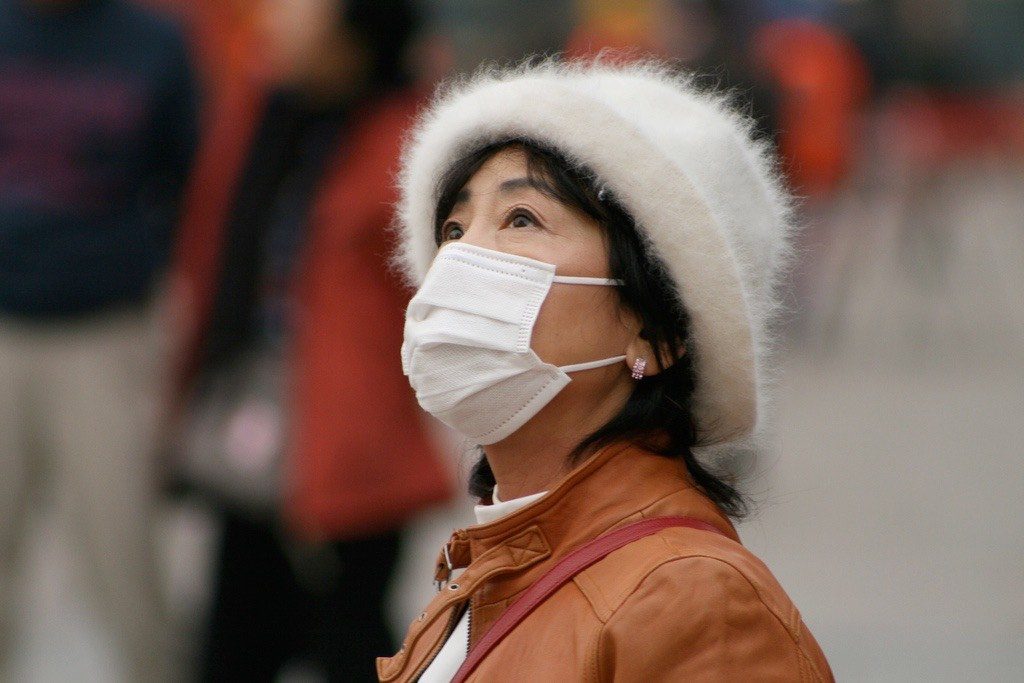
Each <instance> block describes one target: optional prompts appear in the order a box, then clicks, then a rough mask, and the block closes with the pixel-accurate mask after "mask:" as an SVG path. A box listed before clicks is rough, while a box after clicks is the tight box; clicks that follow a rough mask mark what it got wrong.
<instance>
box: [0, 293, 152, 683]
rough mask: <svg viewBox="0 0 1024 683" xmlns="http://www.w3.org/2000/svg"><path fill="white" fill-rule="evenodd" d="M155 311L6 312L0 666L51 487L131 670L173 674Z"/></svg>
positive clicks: (1, 375)
mask: <svg viewBox="0 0 1024 683" xmlns="http://www.w3.org/2000/svg"><path fill="white" fill-rule="evenodd" d="M152 320H153V315H152V314H151V313H149V312H142V311H132V312H119V313H113V314H103V315H100V316H95V317H92V318H90V319H88V320H81V321H75V322H68V323H64V322H56V323H23V322H18V321H15V320H12V319H9V318H4V317H0V671H2V670H3V666H4V665H5V659H7V660H8V661H9V658H8V657H5V655H9V654H10V647H11V642H12V639H11V636H12V634H11V627H12V624H11V621H12V620H13V612H14V610H13V607H14V603H15V601H16V599H17V589H16V583H17V582H16V581H15V577H16V575H17V573H18V569H19V566H18V565H19V556H20V555H21V554H22V553H21V550H22V549H23V546H24V545H25V543H24V542H25V538H24V536H25V530H26V528H27V525H26V522H27V521H28V520H27V517H28V514H29V513H30V512H31V511H32V508H33V507H34V506H35V504H36V502H37V501H38V500H40V499H41V498H44V497H43V496H40V495H39V494H40V492H41V486H43V485H47V486H53V491H54V492H55V493H56V494H57V495H56V496H52V497H47V498H49V499H52V500H56V501H57V505H58V508H59V513H60V514H59V516H60V518H61V521H62V523H63V524H64V525H65V526H66V531H67V538H69V539H72V540H73V541H74V542H75V545H76V546H77V547H75V548H74V549H73V550H74V551H76V552H75V555H76V556H77V557H78V558H80V559H81V561H82V566H83V568H84V570H85V571H84V572H83V575H84V577H85V579H86V582H85V583H86V586H87V587H88V590H89V591H90V593H92V596H91V597H92V598H94V599H95V606H96V607H97V608H98V609H99V610H100V612H101V614H102V616H103V617H104V618H105V620H106V623H107V624H108V625H109V627H110V629H111V633H112V635H113V636H114V637H115V639H116V641H117V642H118V643H120V644H121V646H122V647H123V652H124V655H125V663H126V665H127V671H128V674H129V676H130V679H131V680H132V681H150V680H164V679H165V678H166V676H167V668H168V646H169V638H168V636H169V630H168V625H167V620H166V617H165V615H166V610H165V609H164V605H163V600H162V596H161V591H160V585H159V581H158V576H157V566H156V565H157V562H156V556H155V553H154V550H155V547H154V542H153V541H154V538H153V532H154V525H153V521H154V513H155V509H154V507H155V506H154V502H155V496H154V493H155V491H154V483H155V478H154V458H153V456H152V453H153V448H152V444H153V433H154V432H153V427H154V422H155V420H154V415H155V411H154V409H153V406H154V404H155V401H154V399H155V398H156V391H157V381H156V378H157V374H156V372H155V368H156V367H157V363H156V362H155V358H156V353H155V348H156V347H155V345H154V343H153V342H154V338H155V335H154V334H153V331H154V329H155V327H154V325H153V324H152Z"/></svg>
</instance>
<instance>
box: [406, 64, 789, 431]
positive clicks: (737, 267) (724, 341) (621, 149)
mask: <svg viewBox="0 0 1024 683" xmlns="http://www.w3.org/2000/svg"><path fill="white" fill-rule="evenodd" d="M509 138H525V139H528V140H530V141H532V142H535V143H537V144H539V145H540V146H543V147H547V148H551V149H554V150H556V151H558V152H560V153H561V154H562V155H564V156H565V157H567V158H568V159H570V160H571V161H572V162H574V163H579V164H581V165H583V166H585V167H586V168H587V169H589V170H590V171H592V172H594V173H595V174H596V175H597V177H598V179H599V180H600V182H601V183H602V184H603V185H604V186H605V187H607V188H608V190H609V191H610V192H611V193H612V194H613V195H614V197H615V199H616V200H617V201H618V202H619V203H620V204H621V205H622V206H623V207H624V208H625V209H626V210H627V211H628V212H629V213H630V215H631V216H632V217H633V218H634V220H635V221H636V224H637V227H638V228H639V231H640V233H641V238H642V239H643V240H644V242H645V244H646V245H647V247H648V248H649V249H650V251H651V252H652V254H653V255H654V256H656V258H657V259H658V260H660V261H661V263H662V264H663V265H664V266H665V269H666V271H667V274H668V276H669V277H670V278H671V279H672V281H673V283H674V284H675V287H676V290H677V292H678V294H679V297H680V299H681V300H682V303H683V306H684V307H685V308H686V310H687V312H688V313H689V316H690V339H689V340H688V344H687V351H688V353H691V354H692V358H693V362H694V368H695V373H696V379H697V386H696V389H695V395H694V404H693V407H694V417H695V419H696V421H697V427H698V433H699V439H700V443H701V445H716V444H726V443H729V442H733V441H736V440H740V439H745V438H747V437H750V436H752V435H753V434H754V433H755V432H756V431H757V429H758V427H759V425H758V419H759V415H760V414H761V413H762V412H763V410H762V409H763V403H764V394H765V379H766V378H765V375H766V367H765V366H766V362H767V361H766V354H767V349H768V328H769V324H770V318H771V315H772V312H773V310H774V309H775V306H776V302H777V297H776V294H775V289H776V287H775V285H776V279H777V275H778V274H779V271H780V269H781V267H782V266H783V264H784V263H785V261H786V256H787V253H788V241H789V240H788V236H789V234H790V228H791V211H790V201H789V198H788V196H787V194H786V192H785V191H784V190H783V189H782V183H781V179H780V177H779V175H778V173H777V171H776V169H775V165H774V163H773V162H772V160H771V156H770V154H769V153H768V150H767V149H766V147H765V146H764V145H762V144H760V143H758V142H756V141H754V139H753V138H752V135H751V125H750V122H749V121H748V120H747V119H746V118H744V117H742V116H740V115H738V114H737V113H735V112H734V111H732V110H731V109H730V108H729V106H728V104H727V102H726V101H725V99H724V98H722V97H721V96H718V95H712V94H709V93H706V92H702V91H700V90H698V89H697V88H695V87H694V86H693V84H692V83H691V82H690V80H689V79H688V78H686V77H682V76H679V75H676V74H674V73H673V72H672V71H671V70H670V69H668V68H666V67H664V66H663V65H660V64H658V63H654V62H644V63H634V64H630V65H625V66H623V65H613V64H609V63H605V62H601V61H588V62H568V63H560V62H556V61H553V60H548V61H545V62H541V63H531V64H525V65H522V66H518V67H515V68H509V69H500V68H487V69H484V70H482V71H480V72H478V73H477V74H476V75H475V76H473V77H472V78H469V79H466V80H463V81H458V82H455V83H452V84H449V85H447V86H445V87H442V88H441V90H440V91H439V92H438V95H437V96H436V98H435V100H434V102H433V103H432V105H431V106H430V107H429V108H428V109H427V110H426V111H425V113H424V114H423V115H422V116H421V117H420V119H419V121H418V122H417V124H416V126H415V127H414V129H413V131H412V132H411V134H410V137H409V139H408V141H407V144H406V147H405V150H404V154H403V157H402V168H401V171H400V175H399V186H400V192H401V196H400V201H399V206H398V229H399V232H400V253H399V255H398V256H399V262H400V264H401V267H402V269H403V270H404V272H405V275H406V277H407V279H408V281H409V282H410V283H411V284H412V285H414V286H418V285H419V284H420V283H421V282H422V281H423V277H424V275H425V274H426V272H427V269H428V268H429V267H430V264H431V261H432V260H433V258H434V254H435V253H436V252H437V245H436V244H435V241H434V211H435V208H436V204H437V200H438V194H437V193H438V189H439V187H438V184H439V181H440V179H441V177H442V176H443V175H444V174H445V172H446V171H447V170H448V168H449V167H450V166H451V164H453V163H454V162H455V161H456V160H458V159H459V158H461V157H462V156H464V155H466V154H469V153H471V152H473V151H475V150H477V149H479V148H481V147H483V146H485V145H487V144H490V143H493V142H499V141H503V140H506V139H509Z"/></svg>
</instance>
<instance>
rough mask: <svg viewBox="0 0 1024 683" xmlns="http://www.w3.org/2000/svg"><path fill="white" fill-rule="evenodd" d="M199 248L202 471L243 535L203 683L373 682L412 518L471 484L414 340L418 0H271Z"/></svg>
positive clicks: (226, 130) (190, 267) (191, 227)
mask: <svg viewBox="0 0 1024 683" xmlns="http://www.w3.org/2000/svg"><path fill="white" fill-rule="evenodd" d="M257 16H258V17H259V19H258V22H257V26H258V31H257V34H256V35H255V36H254V37H253V41H254V42H253V45H254V46H255V53H254V55H253V61H252V66H251V68H250V69H248V70H246V71H245V72H244V73H239V74H237V78H235V79H234V82H233V83H231V84H229V85H225V86H224V88H227V90H225V94H223V95H222V97H221V99H222V100H223V101H222V103H221V104H222V106H221V107H220V111H219V112H217V113H216V114H215V115H214V120H213V123H212V127H211V129H210V130H209V131H208V134H207V137H206V140H205V144H204V145H203V148H202V151H201V152H200V161H199V165H198V170H197V174H196V176H195V179H194V184H193V188H192V193H191V197H190V202H189V209H188V212H187V217H186V221H185V226H186V227H185V230H186V234H185V237H184V239H183V241H182V244H181V252H180V256H181V258H180V263H179V266H180V267H179V269H178V272H179V274H180V276H181V280H180V283H181V285H182V286H181V287H180V288H179V290H178V291H179V292H180V293H181V296H182V297H183V299H182V300H183V301H184V302H185V303H186V304H187V305H189V306H192V308H193V313H194V315H193V324H192V326H191V330H192V332H191V335H190V338H189V339H188V340H187V341H186V342H185V348H186V351H185V353H184V354H183V356H184V357H185V358H186V359H187V364H186V372H185V377H186V382H185V386H184V396H185V397H186V400H185V405H184V410H183V413H182V423H181V424H182V427H183V428H182V434H183V439H182V450H183V452H184V462H183V466H182V469H183V476H184V478H185V479H186V482H187V483H188V484H189V485H190V486H191V487H192V488H193V490H195V491H197V492H199V493H201V494H203V495H204V496H205V497H206V498H207V499H208V500H209V501H211V502H212V503H213V509H214V511H215V512H216V514H217V516H218V517H219V519H220V521H221V522H222V523H223V526H222V533H221V536H220V541H219V544H218V549H217V557H216V560H215V570H214V576H215V580H214V587H213V598H212V605H211V612H210V621H209V624H208V632H207V634H206V642H205V645H204V653H203V661H202V663H201V668H202V671H201V677H202V678H203V679H204V680H209V681H222V680H245V681H270V680H273V679H274V678H275V677H276V676H278V675H281V673H282V672H283V671H289V670H291V671H295V670H298V671H303V672H307V673H313V674H314V675H317V676H324V677H326V678H327V679H328V680H332V681H358V680H367V679H371V678H372V676H373V659H372V658H373V655H374V654H376V653H377V652H380V651H381V649H382V648H383V649H384V650H385V651H386V650H387V649H388V648H389V647H390V644H391V636H390V634H389V633H388V629H387V627H386V624H385V620H384V604H383V603H384V595H385V590H386V588H387V586H388V584H389V582H390V579H391V577H392V575H393V572H394V569H395V567H396V562H397V559H398V555H399V550H400V533H401V529H402V526H403V524H404V523H405V522H406V521H407V520H408V519H409V518H410V517H411V516H412V515H413V514H415V513H416V512H418V511H420V510H422V509H424V508H425V507H426V506H428V505H430V504H432V503H436V502H439V501H442V500H444V499H446V498H447V497H448V495H449V492H450V482H449V479H448V474H447V472H446V471H445V468H444V466H443V463H442V462H441V461H440V459H439V458H438V457H437V456H436V454H435V451H434V448H433V446H432V443H431V441H430V439H429V438H428V435H427V433H426V432H425V429H424V422H423V417H424V416H423V414H422V412H421V411H420V410H419V408H418V407H417V406H416V402H415V400H414V398H413V396H412V394H411V392H410V391H409V388H408V385H407V383H405V381H404V379H403V377H402V374H401V369H400V366H399V358H398V353H397V349H398V347H399V345H400V343H401V335H402V327H401V311H402V310H403V309H404V305H405V302H406V298H407V294H406V293H405V290H403V289H402V287H401V285H400V283H399V281H398V280H397V278H396V277H395V276H393V275H392V274H391V273H390V272H389V269H388V263H387V254H388V252H389V243H390V239H389V235H390V233H389V230H388V226H389V223H390V220H391V215H390V205H391V203H392V202H393V199H394V197H393V194H392V193H393V189H392V187H393V183H392V176H391V174H392V172H393V170H394V166H395V164H396V160H397V155H398V145H399V140H400V138H401V136H402V134H403V131H404V129H405V127H406V125H407V123H408V121H409V120H410V119H411V117H412V115H413V114H414V112H415V110H416V107H417V103H418V99H419V98H418V97H417V96H416V94H415V93H414V92H413V91H412V90H411V89H410V80H409V77H408V76H407V68H406V64H405V62H404V56H405V53H406V48H407V47H408V46H409V43H410V41H411V40H412V38H413V36H414V30H415V28H416V17H415V15H414V14H413V12H412V10H411V7H410V3H408V2H404V1H398V0H389V1H380V0H350V1H345V2H340V1H338V0H264V1H263V2H261V3H260V5H259V9H258V10H257Z"/></svg>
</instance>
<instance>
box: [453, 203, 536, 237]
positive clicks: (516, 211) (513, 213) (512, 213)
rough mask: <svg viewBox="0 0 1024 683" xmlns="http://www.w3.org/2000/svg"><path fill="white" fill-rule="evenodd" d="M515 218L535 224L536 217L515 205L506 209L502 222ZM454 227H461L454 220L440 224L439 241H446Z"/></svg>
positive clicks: (505, 222)
mask: <svg viewBox="0 0 1024 683" xmlns="http://www.w3.org/2000/svg"><path fill="white" fill-rule="evenodd" d="M517 218H525V219H526V220H528V221H530V222H531V223H533V224H534V225H536V224H537V219H536V218H535V217H534V215H533V214H532V213H531V212H529V211H527V210H526V209H524V208H522V207H515V208H513V209H510V210H509V211H508V213H506V214H505V218H504V220H503V221H502V222H503V223H504V224H509V223H511V222H512V221H514V220H516V219H517ZM455 228H459V229H462V225H460V224H459V223H457V222H454V221H453V222H451V223H445V224H444V225H442V226H441V241H442V242H446V241H447V240H448V239H450V238H449V237H448V235H449V234H450V232H451V230H453V229H455Z"/></svg>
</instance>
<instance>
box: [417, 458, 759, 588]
mask: <svg viewBox="0 0 1024 683" xmlns="http://www.w3.org/2000/svg"><path fill="white" fill-rule="evenodd" d="M663 515H678V516H687V517H694V518H696V519H699V520H702V521H705V522H708V523H710V524H712V525H714V526H715V527H716V528H718V529H720V530H721V531H722V532H723V533H725V534H726V535H727V536H728V537H729V538H732V539H733V540H736V541H739V537H738V535H737V534H736V530H735V528H734V527H733V525H732V524H731V523H730V522H729V519H728V518H727V517H726V516H725V515H724V514H723V513H722V512H721V511H720V510H719V509H718V507H717V506H716V505H715V504H714V503H713V502H711V501H710V500H709V499H708V498H707V496H705V495H704V494H703V493H702V492H701V491H700V490H698V489H697V488H696V486H695V485H694V484H693V481H692V479H691V478H690V476H689V474H688V472H687V470H686V466H685V464H684V463H683V462H682V461H681V460H678V459H674V458H666V457H664V456H660V455H657V454H655V453H651V452H650V451H646V450H644V449H642V448H640V447H638V446H635V445H632V444H621V443H619V444H613V445H611V446H607V447H605V448H604V449H602V450H601V451H599V452H598V453H597V454H595V455H594V456H592V457H591V458H590V459H589V460H587V461H586V462H584V463H583V464H582V465H580V466H578V467H577V468H576V469H574V470H573V471H572V472H570V473H569V474H568V475H566V476H565V477H564V478H563V479H562V481H561V482H559V483H558V484H557V485H556V486H555V487H554V488H552V489H551V491H550V492H548V494H547V495H545V496H543V497H542V498H540V499H539V500H537V501H535V502H533V503H531V504H530V505H527V506H526V507H524V508H522V509H520V510H518V511H516V512H514V513H512V514H511V515H509V516H507V517H503V518H502V519H499V520H497V521H494V522H491V523H489V524H480V525H477V526H472V527H469V528H467V529H462V530H459V531H456V532H455V533H454V534H453V535H452V537H451V539H450V540H449V541H448V543H447V544H446V545H445V547H444V548H443V549H442V552H441V555H440V557H439V558H438V573H437V577H436V578H437V579H438V581H439V582H442V583H443V582H444V581H446V580H447V577H448V575H449V574H450V572H451V570H452V569H458V568H461V567H466V566H468V565H470V564H473V563H476V562H477V561H478V559H480V558H483V557H485V556H486V557H488V558H490V557H491V556H494V555H496V554H502V555H506V553H499V551H500V550H501V549H503V548H505V549H510V552H509V553H507V559H508V561H509V563H510V564H513V565H515V564H521V565H524V568H525V565H527V564H530V565H532V564H534V562H533V561H531V560H533V559H534V558H536V556H537V555H538V554H544V555H547V552H545V551H547V550H550V556H551V557H552V558H553V559H557V558H558V557H560V556H562V555H565V554H566V553H568V552H569V551H571V550H572V549H574V548H576V547H578V546H579V545H581V544H583V543H586V542H587V541H589V540H592V539H594V538H596V537H598V536H600V535H602V534H604V533H606V532H608V531H610V530H612V529H614V528H616V527H619V526H622V525H623V524H627V523H629V522H632V521H636V520H638V519H642V518H646V517H658V516H663ZM510 542H511V543H512V544H513V545H512V546H510V545H509V544H510ZM524 543H525V544H524ZM517 546H522V547H521V548H518V549H519V550H521V552H518V553H517V552H516V547H517ZM509 568H510V569H511V567H509Z"/></svg>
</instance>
